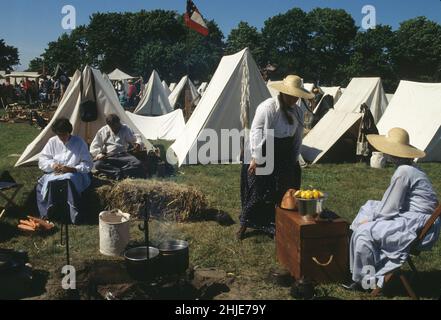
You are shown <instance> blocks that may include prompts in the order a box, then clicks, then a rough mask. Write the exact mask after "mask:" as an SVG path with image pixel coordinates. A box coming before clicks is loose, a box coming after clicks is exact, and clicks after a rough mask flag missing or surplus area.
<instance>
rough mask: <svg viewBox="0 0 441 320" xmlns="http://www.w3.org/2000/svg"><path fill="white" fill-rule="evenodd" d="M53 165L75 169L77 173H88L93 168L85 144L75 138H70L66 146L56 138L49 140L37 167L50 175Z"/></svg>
mask: <svg viewBox="0 0 441 320" xmlns="http://www.w3.org/2000/svg"><path fill="white" fill-rule="evenodd" d="M54 164H61V165H64V166H67V167H71V168H75V169H76V170H77V172H79V173H89V172H90V170H91V169H92V167H93V162H92V157H91V156H90V153H89V149H88V148H87V144H86V143H85V142H84V140H83V139H81V138H80V137H77V136H71V137H70V139H69V141H68V142H67V143H66V144H64V143H63V142H62V141H61V140H60V138H58V137H57V136H55V137H52V138H50V139H49V141H48V142H47V143H46V145H45V146H44V148H43V150H42V151H41V153H40V156H39V159H38V167H39V168H40V169H41V170H42V171H44V172H46V173H51V172H53V171H54V169H53V168H52V166H53V165H54Z"/></svg>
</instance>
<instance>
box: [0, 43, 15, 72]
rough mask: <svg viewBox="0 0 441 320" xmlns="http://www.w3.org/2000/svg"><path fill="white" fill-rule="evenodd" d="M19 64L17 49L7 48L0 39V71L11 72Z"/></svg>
mask: <svg viewBox="0 0 441 320" xmlns="http://www.w3.org/2000/svg"><path fill="white" fill-rule="evenodd" d="M19 63H20V59H19V58H18V49H17V48H15V47H13V46H8V45H7V44H6V43H5V41H4V39H0V70H5V71H12V70H13V68H14V66H16V65H18V64H19Z"/></svg>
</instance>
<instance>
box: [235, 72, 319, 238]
mask: <svg viewBox="0 0 441 320" xmlns="http://www.w3.org/2000/svg"><path fill="white" fill-rule="evenodd" d="M270 86H271V87H272V88H274V89H275V90H277V91H278V92H279V95H278V96H277V98H269V99H268V100H266V101H264V102H262V103H261V104H260V105H259V106H258V107H257V110H256V114H255V116H254V120H253V123H252V125H251V131H250V139H249V146H247V147H246V150H245V152H246V153H247V154H250V159H245V161H244V164H243V166H242V173H241V202H242V212H241V217H240V222H241V227H240V229H239V231H238V233H237V237H238V239H242V238H243V236H244V234H245V231H246V229H247V227H251V228H254V229H260V230H263V231H266V232H269V233H271V234H274V231H275V230H274V208H275V204H276V203H279V202H280V200H281V199H282V197H283V195H284V193H285V192H286V191H287V190H288V189H290V188H294V189H299V187H300V180H301V171H300V166H299V163H298V157H299V153H300V147H301V145H302V138H303V113H302V110H301V109H300V108H299V107H298V106H297V102H298V101H299V98H304V99H312V98H313V97H314V95H313V94H311V93H310V92H308V91H306V90H305V89H303V88H302V79H301V78H300V77H298V76H295V75H289V76H287V77H286V78H285V79H284V80H283V81H278V82H273V83H271V85H270ZM269 130H273V134H272V135H271V134H270V133H271V131H269ZM269 137H271V139H274V153H273V154H269V146H270V144H268V148H267V143H266V142H267V139H268V138H269ZM267 149H268V152H267ZM246 160H249V161H246ZM265 161H266V162H265ZM269 161H272V162H273V163H272V164H273V165H274V169H273V171H272V173H271V174H266V175H260V174H259V172H258V174H256V169H257V168H258V167H259V166H262V167H267V165H269V166H270V167H271V165H272V164H270V163H269Z"/></svg>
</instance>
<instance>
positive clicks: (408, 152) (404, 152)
mask: <svg viewBox="0 0 441 320" xmlns="http://www.w3.org/2000/svg"><path fill="white" fill-rule="evenodd" d="M367 139H368V141H369V143H370V144H371V145H372V146H373V147H374V148H375V149H377V150H378V151H381V152H383V153H386V154H389V155H391V156H395V157H400V158H410V159H415V158H424V157H425V156H426V153H425V152H424V151H422V150H420V149H417V148H415V147H414V146H412V145H410V143H409V141H410V140H409V134H408V133H407V131H406V130H404V129H401V128H393V129H390V130H389V132H388V133H387V136H382V135H378V134H368V135H367Z"/></svg>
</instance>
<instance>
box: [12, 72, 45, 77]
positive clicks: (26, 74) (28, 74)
mask: <svg viewBox="0 0 441 320" xmlns="http://www.w3.org/2000/svg"><path fill="white" fill-rule="evenodd" d="M40 77H41V74H39V73H38V72H18V71H17V72H11V73H10V74H7V75H5V78H40Z"/></svg>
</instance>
